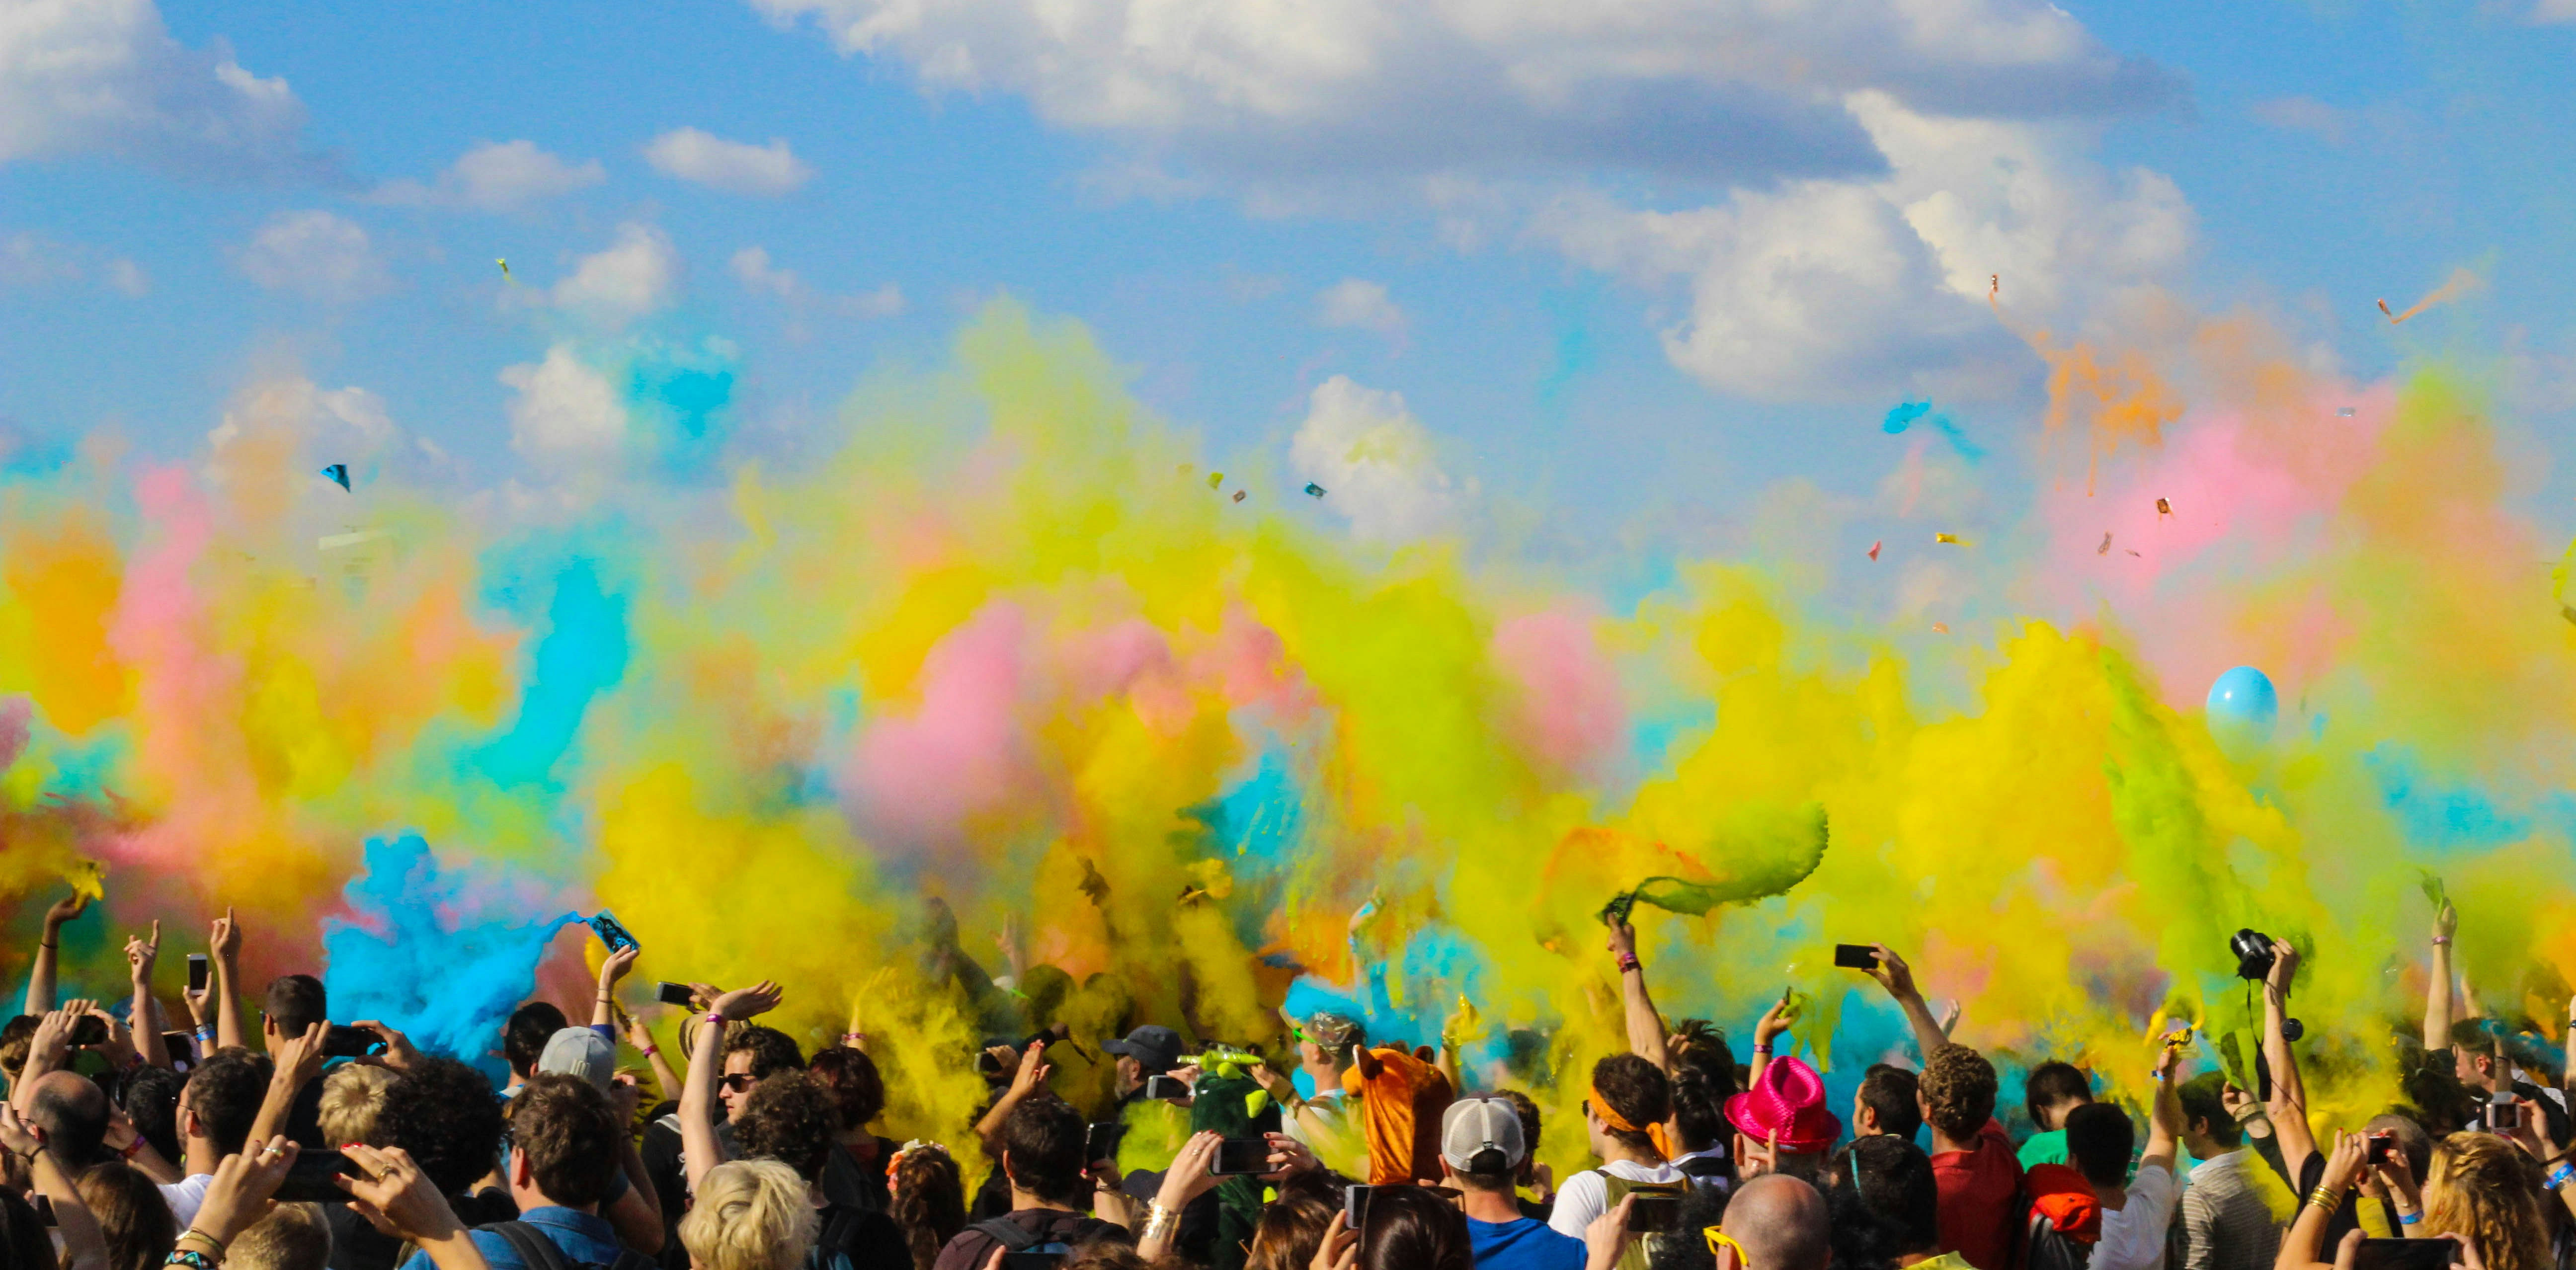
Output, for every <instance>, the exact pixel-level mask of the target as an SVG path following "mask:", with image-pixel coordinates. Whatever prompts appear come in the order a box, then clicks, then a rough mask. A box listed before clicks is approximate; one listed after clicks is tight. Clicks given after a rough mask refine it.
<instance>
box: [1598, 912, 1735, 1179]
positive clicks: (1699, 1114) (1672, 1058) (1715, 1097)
mask: <svg viewBox="0 0 2576 1270" xmlns="http://www.w3.org/2000/svg"><path fill="white" fill-rule="evenodd" d="M1610 954H1611V956H1612V957H1613V958H1615V959H1616V960H1617V962H1618V965H1619V990H1620V997H1621V1003H1622V1007H1623V1009H1624V1011H1625V1015H1626V1023H1627V1029H1628V1052H1629V1053H1631V1054H1634V1055H1637V1056H1638V1057H1640V1058H1643V1059H1645V1060H1646V1061H1648V1062H1650V1063H1653V1064H1654V1065H1655V1066H1656V1067H1657V1068H1658V1069H1660V1070H1661V1071H1662V1072H1663V1073H1664V1076H1665V1078H1666V1079H1668V1080H1670V1081H1671V1082H1672V1113H1671V1122H1670V1123H1669V1124H1668V1125H1667V1126H1666V1129H1667V1134H1668V1136H1667V1138H1666V1144H1667V1145H1668V1146H1669V1147H1670V1148H1671V1150H1670V1152H1669V1155H1670V1159H1669V1160H1668V1161H1667V1162H1668V1163H1670V1164H1671V1165H1672V1166H1673V1167H1674V1168H1677V1169H1680V1170H1681V1171H1682V1172H1683V1173H1684V1174H1685V1175H1687V1176H1688V1177H1689V1178H1690V1179H1691V1181H1692V1182H1693V1183H1694V1184H1698V1185H1708V1186H1715V1187H1717V1188H1718V1189H1720V1190H1723V1189H1725V1187H1726V1186H1727V1184H1728V1183H1729V1181H1730V1180H1731V1175H1732V1173H1733V1172H1734V1169H1733V1166H1732V1165H1731V1164H1730V1162H1729V1160H1728V1158H1727V1138H1728V1137H1729V1134H1730V1131H1729V1127H1728V1123H1727V1118H1726V1104H1727V1100H1728V1099H1730V1098H1731V1097H1733V1096H1734V1094H1735V1092H1736V1090H1735V1055H1734V1053H1733V1052H1732V1051H1731V1050H1729V1049H1728V1048H1727V1045H1726V1037H1725V1035H1724V1034H1723V1033H1720V1032H1717V1031H1716V1030H1715V1029H1714V1028H1712V1027H1710V1025H1709V1024H1708V1023H1707V1022H1706V1021H1705V1020H1699V1019H1693V1020H1688V1021H1687V1022H1686V1025H1685V1027H1684V1028H1683V1029H1681V1030H1679V1031H1676V1032H1673V1033H1670V1034H1667V1032H1666V1030H1665V1027H1664V1017H1663V1015H1662V1013H1661V1012H1659V1011H1657V1010H1656V1009H1655V1002H1654V997H1653V994H1651V993H1650V992H1648V991H1647V988H1646V970H1645V966H1644V965H1643V964H1642V963H1641V962H1640V961H1639V960H1638V958H1637V932H1636V931H1635V929H1633V928H1632V927H1630V926H1629V925H1628V923H1627V922H1626V921H1624V920H1619V921H1613V922H1611V923H1610Z"/></svg>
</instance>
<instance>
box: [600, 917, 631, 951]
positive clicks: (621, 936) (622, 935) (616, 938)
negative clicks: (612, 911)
mask: <svg viewBox="0 0 2576 1270" xmlns="http://www.w3.org/2000/svg"><path fill="white" fill-rule="evenodd" d="M590 928H591V929H592V930H595V931H598V932H599V942H601V943H603V944H606V945H608V951H610V952H623V951H625V950H626V949H629V948H633V947H634V946H635V937H634V936H633V935H629V934H627V933H626V928H625V927H623V926H620V925H618V924H617V919H616V918H614V917H611V916H609V915H608V911H607V910H606V909H602V910H600V912H599V915H598V916H596V917H593V918H591V919H590Z"/></svg>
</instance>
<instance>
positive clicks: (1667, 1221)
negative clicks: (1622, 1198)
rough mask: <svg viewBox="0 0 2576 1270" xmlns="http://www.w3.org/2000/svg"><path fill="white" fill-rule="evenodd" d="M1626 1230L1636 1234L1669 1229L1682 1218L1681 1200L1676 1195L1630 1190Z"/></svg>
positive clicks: (1654, 1233) (1651, 1233)
mask: <svg viewBox="0 0 2576 1270" xmlns="http://www.w3.org/2000/svg"><path fill="white" fill-rule="evenodd" d="M1630 1195H1631V1198H1630V1200H1629V1201H1628V1231H1629V1233H1631V1234H1637V1235H1659V1234H1662V1233H1663V1232H1665V1231H1668V1230H1671V1229H1672V1228H1673V1227H1674V1226H1676V1225H1678V1224H1679V1223H1680V1222H1681V1219H1682V1200H1681V1196H1678V1195H1646V1194H1640V1193H1637V1192H1633V1191H1632V1192H1630Z"/></svg>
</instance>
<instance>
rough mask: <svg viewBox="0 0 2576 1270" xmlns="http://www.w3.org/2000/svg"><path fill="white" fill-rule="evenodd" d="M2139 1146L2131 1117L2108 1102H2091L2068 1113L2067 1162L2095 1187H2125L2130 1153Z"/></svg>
mask: <svg viewBox="0 0 2576 1270" xmlns="http://www.w3.org/2000/svg"><path fill="white" fill-rule="evenodd" d="M2137 1145H2138V1127H2137V1126H2136V1125H2133V1124H2131V1123H2129V1113H2127V1112H2125V1111H2122V1110H2120V1109H2119V1108H2117V1107H2114V1106H2112V1105H2111V1104H2109V1103H2107V1102H2088V1103H2086V1104H2084V1105H2083V1106H2081V1107H2077V1108H2076V1109H2074V1110H2073V1111H2069V1112H2067V1113H2066V1158H2067V1159H2069V1160H2072V1161H2074V1162H2075V1169H2076V1171H2077V1172H2079V1173H2082V1174H2083V1175H2084V1180H2085V1181H2088V1182H2091V1183H2092V1184H2094V1185H2095V1186H2124V1185H2126V1184H2127V1183H2128V1181H2129V1152H2130V1151H2132V1150H2135V1149H2136V1147H2137Z"/></svg>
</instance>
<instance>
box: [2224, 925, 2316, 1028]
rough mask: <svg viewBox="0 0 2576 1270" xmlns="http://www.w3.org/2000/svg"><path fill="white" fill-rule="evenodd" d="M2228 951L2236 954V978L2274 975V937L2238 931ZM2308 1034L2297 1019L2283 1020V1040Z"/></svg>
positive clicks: (2250, 929) (2248, 931)
mask: <svg viewBox="0 0 2576 1270" xmlns="http://www.w3.org/2000/svg"><path fill="white" fill-rule="evenodd" d="M2227 951H2229V952H2232V953H2234V954H2236V977H2237V978H2239V979H2243V980H2246V981H2248V982H2256V981H2259V980H2262V979H2264V978H2265V977H2267V976H2269V975H2270V974H2271V973H2272V962H2273V960H2274V958H2273V956H2272V937H2271V936H2269V935H2266V934H2264V933H2263V932H2261V931H2259V930H2255V929H2253V928H2252V927H2246V928H2243V929H2240V930H2238V931H2237V932H2236V934H2235V936H2234V937H2233V938H2231V939H2229V940H2228V941H2227ZM2307 1034H2308V1029H2307V1028H2306V1026H2305V1025H2303V1024H2301V1023H2300V1022H2299V1021H2298V1020H2297V1019H2293V1018H2286V1017H2285V1018H2283V1019H2282V1020H2281V1039H2283V1040H2285V1041H2295V1040H2297V1039H2299V1038H2300V1037H2302V1036H2305V1035H2307Z"/></svg>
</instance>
